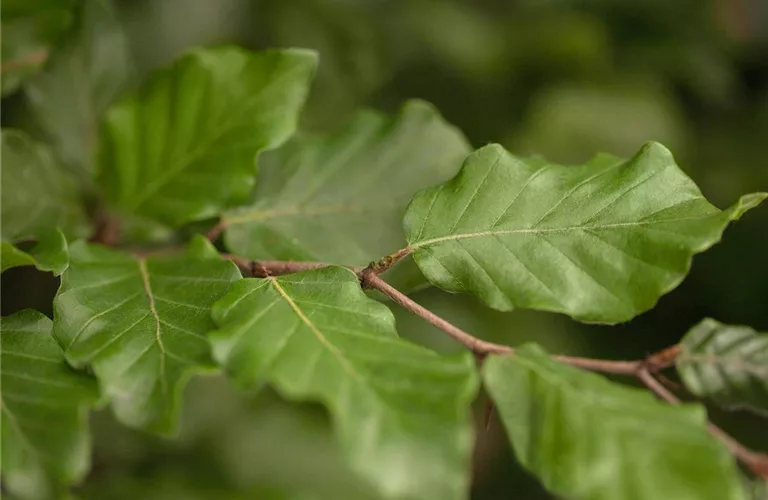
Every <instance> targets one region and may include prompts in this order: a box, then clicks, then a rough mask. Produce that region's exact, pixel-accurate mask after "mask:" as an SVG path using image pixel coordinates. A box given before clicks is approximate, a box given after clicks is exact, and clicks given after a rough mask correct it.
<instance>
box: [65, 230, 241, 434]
mask: <svg viewBox="0 0 768 500" xmlns="http://www.w3.org/2000/svg"><path fill="white" fill-rule="evenodd" d="M70 256H71V263H70V267H69V269H67V271H66V272H65V273H64V275H63V276H62V284H61V288H60V289H59V293H58V294H57V296H56V299H55V300H54V303H53V305H54V318H55V322H54V323H55V324H54V334H55V335H56V338H57V339H58V340H59V342H60V343H61V344H62V345H63V346H64V347H65V356H66V358H67V360H68V361H69V362H70V363H72V364H74V365H75V366H83V365H91V366H92V367H93V371H94V373H95V374H96V377H97V378H98V379H99V382H100V385H101V390H102V392H103V393H104V394H105V395H106V396H107V398H108V399H109V401H110V402H111V404H112V407H113V409H114V412H115V414H116V415H117V417H118V419H119V420H120V421H122V422H123V423H125V424H127V425H130V426H133V427H145V428H148V429H149V430H152V431H156V432H164V433H167V432H171V431H173V429H174V427H175V424H176V420H177V412H178V406H179V397H180V392H181V389H182V387H183V386H184V384H185V383H186V381H187V380H188V379H189V377H190V376H192V374H194V373H195V372H200V371H210V370H214V369H215V365H214V363H213V360H212V359H211V354H210V343H209V342H208V338H207V337H206V334H207V333H208V332H209V331H210V330H212V329H213V328H215V325H214V323H213V321H212V320H211V318H210V314H211V306H212V305H213V303H214V302H215V301H216V300H218V299H219V298H221V296H222V295H223V294H224V292H225V291H226V290H227V288H229V285H230V284H231V283H232V282H233V281H235V280H237V279H239V278H240V273H239V272H238V270H237V268H236V267H235V265H234V264H232V263H231V262H229V261H225V260H222V259H221V258H220V257H219V255H218V253H217V252H216V250H215V249H214V248H213V247H212V246H211V245H210V244H209V243H208V242H207V241H205V240H204V239H203V238H202V237H200V238H198V239H196V240H195V241H194V242H193V243H192V244H190V246H189V248H188V249H187V251H186V253H184V254H183V255H165V256H156V257H146V258H140V257H135V256H133V255H129V254H126V253H123V252H119V251H116V250H111V249H107V248H104V247H101V246H97V245H89V244H86V243H83V242H78V243H75V244H73V245H72V246H71V249H70Z"/></svg>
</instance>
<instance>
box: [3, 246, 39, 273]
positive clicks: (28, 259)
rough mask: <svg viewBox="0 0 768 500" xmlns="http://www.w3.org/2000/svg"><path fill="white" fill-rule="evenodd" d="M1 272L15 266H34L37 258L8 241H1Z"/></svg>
mask: <svg viewBox="0 0 768 500" xmlns="http://www.w3.org/2000/svg"><path fill="white" fill-rule="evenodd" d="M0 251H2V254H0V272H3V271H5V270H6V269H11V268H13V267H21V266H34V265H35V258H34V257H32V256H31V255H29V254H28V253H27V252H23V251H21V250H19V249H18V248H16V247H15V246H13V245H11V244H10V243H8V242H7V241H0Z"/></svg>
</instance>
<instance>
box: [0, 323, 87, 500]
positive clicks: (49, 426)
mask: <svg viewBox="0 0 768 500" xmlns="http://www.w3.org/2000/svg"><path fill="white" fill-rule="evenodd" d="M51 329H52V323H51V320H50V319H48V318H46V317H45V316H43V315H42V314H41V313H39V312H37V311H32V310H29V309H28V310H24V311H20V312H18V313H16V314H13V315H11V316H7V317H4V318H3V319H2V371H0V374H1V377H0V378H1V379H2V384H1V386H2V393H1V395H0V406H1V407H2V436H3V439H2V473H3V479H4V481H5V483H6V484H4V486H5V487H8V488H9V489H10V490H11V491H18V492H19V493H22V492H26V493H27V494H28V495H32V496H38V497H45V496H47V495H50V494H51V491H45V490H46V488H47V487H49V480H50V481H52V482H53V486H51V487H53V488H55V484H57V483H58V484H70V483H74V482H77V481H79V480H80V479H82V477H83V475H84V474H85V472H86V471H87V469H88V466H89V463H90V438H89V436H88V432H87V416H86V411H87V408H88V406H90V405H92V404H93V403H94V402H95V401H96V399H97V398H98V390H97V387H96V381H95V380H93V379H92V378H90V377H88V376H86V375H84V374H82V373H78V372H75V371H74V370H72V369H71V368H70V367H69V366H68V365H67V363H66V362H65V360H64V356H63V354H62V351H61V348H60V347H59V345H58V344H57V343H56V341H55V340H54V338H53V336H52V335H51ZM41 490H42V491H41Z"/></svg>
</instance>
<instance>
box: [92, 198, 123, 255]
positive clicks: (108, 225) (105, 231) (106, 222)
mask: <svg viewBox="0 0 768 500" xmlns="http://www.w3.org/2000/svg"><path fill="white" fill-rule="evenodd" d="M93 226H94V229H93V234H92V235H91V236H90V238H88V241H90V242H91V243H99V244H101V245H104V246H108V247H116V246H117V245H119V244H120V231H121V223H120V220H119V219H117V218H115V217H113V216H111V215H110V214H109V213H108V212H107V210H106V209H105V208H104V207H99V208H98V209H97V211H96V214H95V216H94V218H93Z"/></svg>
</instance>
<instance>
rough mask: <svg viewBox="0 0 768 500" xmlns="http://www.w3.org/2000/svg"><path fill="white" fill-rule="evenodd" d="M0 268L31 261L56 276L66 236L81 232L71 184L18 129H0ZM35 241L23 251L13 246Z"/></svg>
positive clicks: (81, 218)
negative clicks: (0, 170)
mask: <svg viewBox="0 0 768 500" xmlns="http://www.w3.org/2000/svg"><path fill="white" fill-rule="evenodd" d="M2 160H3V182H2V187H1V188H0V189H2V197H1V198H2V238H3V240H4V241H3V242H2V245H3V254H2V265H1V266H0V267H2V270H3V271H5V270H6V269H9V268H11V267H17V266H24V265H35V266H37V268H38V269H40V270H41V271H53V273H54V274H56V275H59V274H61V273H62V272H64V270H65V269H66V268H67V265H68V263H69V257H68V248H67V237H66V235H69V236H70V237H78V236H83V235H85V234H87V231H88V227H87V224H86V222H87V219H86V216H85V213H84V211H83V207H82V204H81V200H80V198H79V193H78V190H77V186H76V185H75V183H74V181H73V179H71V178H70V176H69V175H68V174H67V173H66V172H64V171H63V170H62V169H61V168H60V167H59V166H58V165H56V164H55V162H54V161H53V159H52V158H51V154H50V152H49V151H48V149H47V148H45V147H44V146H42V145H39V144H36V143H34V142H32V141H31V140H30V139H29V137H27V136H26V135H25V134H23V133H22V132H19V131H15V130H8V129H6V130H3V131H2ZM23 240H37V244H36V245H35V246H34V247H32V248H31V249H30V250H28V251H26V252H22V251H21V250H18V249H17V248H15V247H13V245H12V244H13V243H17V242H19V241H23Z"/></svg>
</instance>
